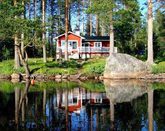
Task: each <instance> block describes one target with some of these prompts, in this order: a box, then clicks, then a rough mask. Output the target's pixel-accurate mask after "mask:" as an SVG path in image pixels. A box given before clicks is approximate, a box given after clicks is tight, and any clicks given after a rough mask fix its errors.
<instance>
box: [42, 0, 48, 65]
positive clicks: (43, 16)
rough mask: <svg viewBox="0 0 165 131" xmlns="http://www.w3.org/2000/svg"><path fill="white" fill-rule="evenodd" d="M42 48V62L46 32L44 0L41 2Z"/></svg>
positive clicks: (44, 55)
mask: <svg viewBox="0 0 165 131" xmlns="http://www.w3.org/2000/svg"><path fill="white" fill-rule="evenodd" d="M42 48H43V61H44V63H46V62H47V59H46V32H45V0H42Z"/></svg>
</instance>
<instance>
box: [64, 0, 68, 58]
mask: <svg viewBox="0 0 165 131" xmlns="http://www.w3.org/2000/svg"><path fill="white" fill-rule="evenodd" d="M68 3H69V2H68V0H65V60H66V61H67V60H68V24H69V23H68Z"/></svg>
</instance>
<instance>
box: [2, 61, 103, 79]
mask: <svg viewBox="0 0 165 131" xmlns="http://www.w3.org/2000/svg"><path fill="white" fill-rule="evenodd" d="M28 64H29V67H30V70H31V73H32V74H45V75H56V74H69V75H71V74H77V73H81V74H84V75H88V76H92V75H101V74H103V71H104V66H105V58H95V59H90V60H87V61H77V60H70V61H68V62H66V61H64V62H56V61H52V59H48V62H47V63H43V61H42V59H39V58H38V59H37V58H35V59H29V61H28ZM14 72H16V73H25V71H24V68H23V67H21V68H20V69H19V70H15V69H14V61H13V60H8V61H3V62H0V74H12V73H14Z"/></svg>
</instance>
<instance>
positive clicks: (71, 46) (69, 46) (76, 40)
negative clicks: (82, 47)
mask: <svg viewBox="0 0 165 131" xmlns="http://www.w3.org/2000/svg"><path fill="white" fill-rule="evenodd" d="M63 42H65V40H61V46H62V43H63ZM69 42H76V43H77V48H78V40H68V44H69ZM68 47H72V49H73V46H69V45H68ZM77 48H76V49H77ZM76 49H73V50H76Z"/></svg>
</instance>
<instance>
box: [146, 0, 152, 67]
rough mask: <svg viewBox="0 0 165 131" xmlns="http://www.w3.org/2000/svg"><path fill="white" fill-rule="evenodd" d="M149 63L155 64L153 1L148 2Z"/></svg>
mask: <svg viewBox="0 0 165 131" xmlns="http://www.w3.org/2000/svg"><path fill="white" fill-rule="evenodd" d="M147 62H148V63H149V64H153V63H154V60H153V15H152V0H148V55H147Z"/></svg>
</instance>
